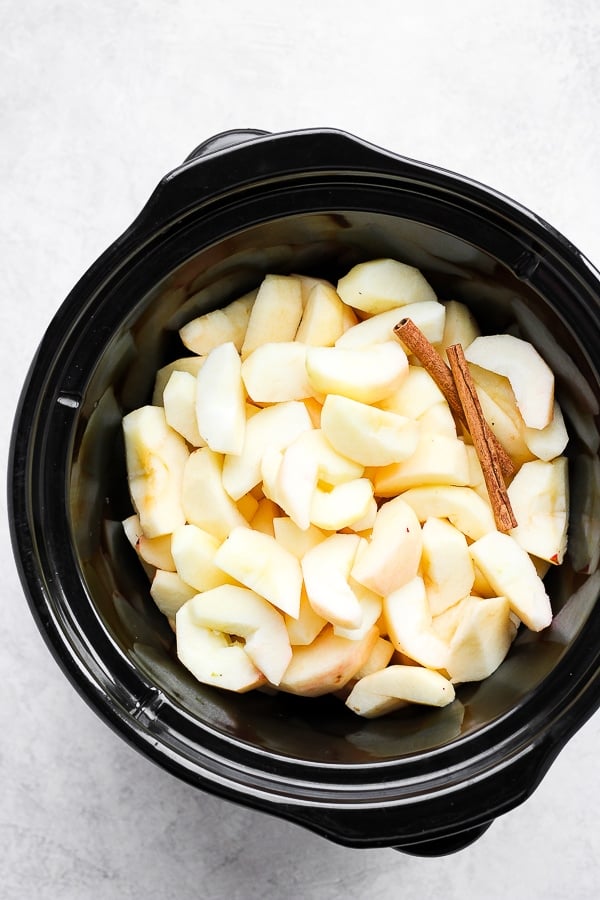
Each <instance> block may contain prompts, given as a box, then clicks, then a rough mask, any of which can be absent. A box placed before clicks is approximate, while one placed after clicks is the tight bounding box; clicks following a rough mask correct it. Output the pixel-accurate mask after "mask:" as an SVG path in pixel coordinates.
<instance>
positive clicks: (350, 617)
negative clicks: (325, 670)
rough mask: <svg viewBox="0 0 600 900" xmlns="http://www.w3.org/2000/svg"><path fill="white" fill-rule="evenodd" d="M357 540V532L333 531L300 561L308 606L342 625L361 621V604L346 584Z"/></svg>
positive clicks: (356, 626) (332, 621)
mask: <svg viewBox="0 0 600 900" xmlns="http://www.w3.org/2000/svg"><path fill="white" fill-rule="evenodd" d="M360 541H361V538H359V536H358V535H356V534H332V535H330V536H329V537H327V538H325V540H324V541H321V542H320V543H319V544H316V545H315V546H314V547H312V548H311V549H310V550H309V551H308V552H307V553H305V554H304V556H303V557H302V560H301V565H302V574H303V576H304V586H305V588H306V593H307V596H308V599H309V601H310V605H311V606H312V608H313V610H314V611H315V612H316V613H317V615H318V616H321V617H322V618H323V619H327V620H328V621H329V622H331V623H333V624H334V625H339V626H340V627H341V628H358V627H360V625H361V622H362V616H363V611H362V607H361V605H360V603H359V600H358V597H357V596H356V594H355V593H354V591H353V590H352V588H351V587H350V585H349V583H348V579H349V577H350V571H351V569H352V564H353V562H354V558H355V556H356V551H357V550H358V547H359V545H360Z"/></svg>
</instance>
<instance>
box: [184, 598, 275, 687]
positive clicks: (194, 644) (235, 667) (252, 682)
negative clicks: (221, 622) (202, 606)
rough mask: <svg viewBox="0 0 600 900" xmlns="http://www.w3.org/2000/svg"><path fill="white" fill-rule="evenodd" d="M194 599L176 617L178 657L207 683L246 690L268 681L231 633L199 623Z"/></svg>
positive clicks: (196, 676)
mask: <svg viewBox="0 0 600 900" xmlns="http://www.w3.org/2000/svg"><path fill="white" fill-rule="evenodd" d="M191 603H192V600H189V601H188V602H187V603H185V604H184V605H183V606H182V607H181V608H180V609H179V610H178V612H177V615H176V617H175V634H176V637H177V656H178V657H179V659H180V661H181V662H182V663H183V665H184V666H185V667H186V669H189V671H190V672H191V673H192V675H193V676H194V677H195V678H197V679H198V681H200V682H202V683H203V684H210V685H214V686H215V687H220V688H225V689H226V690H229V691H237V692H238V693H244V692H246V691H250V690H252V689H253V688H256V687H259V686H260V685H262V684H265V682H266V678H265V676H264V674H263V673H262V672H261V671H260V669H258V668H257V667H256V666H255V665H254V663H253V662H252V660H251V659H250V657H249V655H248V654H247V653H246V651H245V650H244V648H243V647H242V645H241V644H240V643H237V642H232V641H231V639H230V638H229V637H228V635H225V634H223V633H222V632H220V631H215V630H214V629H212V628H205V627H203V626H201V625H198V624H197V622H196V621H195V619H194V616H193V615H192V607H191Z"/></svg>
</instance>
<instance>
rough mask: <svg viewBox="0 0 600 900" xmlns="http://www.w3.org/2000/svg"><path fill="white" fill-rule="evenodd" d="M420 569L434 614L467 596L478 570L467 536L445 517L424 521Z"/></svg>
mask: <svg viewBox="0 0 600 900" xmlns="http://www.w3.org/2000/svg"><path fill="white" fill-rule="evenodd" d="M422 533H423V554H422V557H421V571H422V575H423V580H424V582H425V588H426V591H427V600H428V603H429V608H430V610H431V614H432V616H437V615H439V614H440V613H441V612H443V611H444V610H445V609H447V608H448V607H449V606H453V605H454V604H455V603H457V602H458V600H461V599H462V598H463V597H466V596H468V594H469V593H470V591H471V588H472V587H473V582H474V580H475V572H474V570H473V561H472V559H471V555H470V553H469V548H468V545H467V539H466V538H465V536H464V534H463V533H462V531H459V530H458V528H455V527H454V525H451V524H450V522H448V521H446V520H445V519H438V518H434V517H432V518H429V519H427V520H426V521H425V524H424V525H423V529H422Z"/></svg>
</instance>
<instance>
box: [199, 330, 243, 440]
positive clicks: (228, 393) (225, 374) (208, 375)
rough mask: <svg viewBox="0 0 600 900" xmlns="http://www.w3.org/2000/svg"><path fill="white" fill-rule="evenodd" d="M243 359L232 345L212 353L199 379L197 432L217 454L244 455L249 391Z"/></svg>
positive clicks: (217, 348)
mask: <svg viewBox="0 0 600 900" xmlns="http://www.w3.org/2000/svg"><path fill="white" fill-rule="evenodd" d="M241 366H242V364H241V360H240V357H239V353H238V351H237V350H236V349H235V346H234V344H233V343H231V342H230V343H228V344H221V345H220V346H219V347H215V349H214V350H211V351H210V353H209V354H208V356H207V357H206V361H205V363H204V365H203V366H202V368H201V369H200V371H199V372H198V375H197V376H196V381H197V384H196V419H197V422H198V431H199V432H200V434H201V435H202V438H203V439H204V440H205V441H206V443H207V444H208V446H209V447H210V449H211V450H214V451H215V452H216V453H235V454H239V453H241V452H242V447H243V446H244V433H245V428H246V391H245V388H244V383H243V381H242V375H241Z"/></svg>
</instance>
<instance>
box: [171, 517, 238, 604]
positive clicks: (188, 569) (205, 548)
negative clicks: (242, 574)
mask: <svg viewBox="0 0 600 900" xmlns="http://www.w3.org/2000/svg"><path fill="white" fill-rule="evenodd" d="M220 546H221V541H220V540H219V539H218V538H216V537H215V536H214V535H213V534H210V532H208V531H204V530H203V529H202V528H198V526H197V525H181V526H180V527H179V528H177V529H175V531H174V532H173V537H172V539H171V552H172V554H173V559H174V561H175V565H176V567H177V572H178V574H179V576H180V578H181V580H182V581H184V582H185V583H186V584H189V585H191V586H192V587H193V588H195V589H196V591H209V590H211V589H212V588H216V587H218V586H219V585H221V584H231V581H232V579H231V578H230V577H229V575H226V574H225V572H223V570H222V569H219V568H218V567H217V566H216V565H215V563H214V558H215V553H216V552H217V550H218V549H219V547H220Z"/></svg>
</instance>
